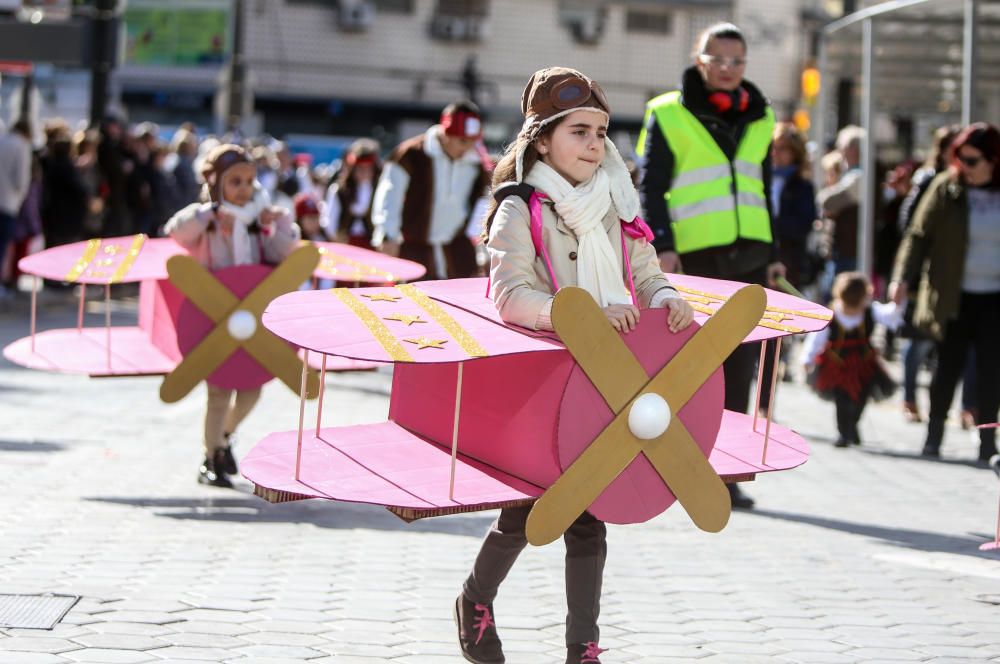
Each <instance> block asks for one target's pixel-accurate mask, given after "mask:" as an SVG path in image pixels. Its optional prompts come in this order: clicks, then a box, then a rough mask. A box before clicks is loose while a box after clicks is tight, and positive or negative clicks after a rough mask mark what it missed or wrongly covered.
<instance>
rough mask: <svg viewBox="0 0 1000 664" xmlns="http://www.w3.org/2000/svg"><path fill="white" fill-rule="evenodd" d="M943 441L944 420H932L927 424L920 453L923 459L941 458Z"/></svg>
mask: <svg viewBox="0 0 1000 664" xmlns="http://www.w3.org/2000/svg"><path fill="white" fill-rule="evenodd" d="M942 440H944V420H943V419H940V418H932V419H931V420H929V421H928V422H927V440H926V441H925V442H924V449H923V451H921V452H920V454H921V455H922V456H925V457H939V456H941V441H942Z"/></svg>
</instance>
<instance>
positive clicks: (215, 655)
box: [155, 646, 236, 662]
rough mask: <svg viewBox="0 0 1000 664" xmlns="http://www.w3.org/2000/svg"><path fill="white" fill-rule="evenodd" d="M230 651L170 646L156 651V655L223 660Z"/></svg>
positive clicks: (205, 660) (181, 658)
mask: <svg viewBox="0 0 1000 664" xmlns="http://www.w3.org/2000/svg"><path fill="white" fill-rule="evenodd" d="M230 652H236V651H227V650H223V649H222V648H199V647H188V646H168V647H166V648H161V649H159V650H157V651H156V653H155V655H156V657H157V658H159V659H166V660H170V659H176V660H197V661H203V662H221V661H223V660H224V659H226V658H227V657H228V656H229V653H230Z"/></svg>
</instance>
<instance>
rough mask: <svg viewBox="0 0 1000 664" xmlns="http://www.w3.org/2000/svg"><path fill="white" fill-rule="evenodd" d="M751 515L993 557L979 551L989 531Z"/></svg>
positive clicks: (910, 545)
mask: <svg viewBox="0 0 1000 664" xmlns="http://www.w3.org/2000/svg"><path fill="white" fill-rule="evenodd" d="M743 514H746V515H748V516H762V517H765V518H768V519H779V520H781V521H790V522H792V523H804V524H807V525H810V526H817V527H819V528H827V529H829V530H839V531H841V532H844V533H852V534H855V535H862V536H864V537H872V538H876V539H880V540H883V541H885V542H889V543H892V544H895V545H897V546H901V547H906V548H909V549H917V550H920V551H928V552H942V553H959V554H962V555H967V556H973V557H976V558H992V557H993V556H990V555H989V554H988V553H986V552H982V551H979V545H980V544H982V543H983V541H984V538H988V537H989V536H988V535H986V534H985V533H984V534H983V535H982V536H975V535H973V536H970V537H957V536H954V535H942V534H941V533H933V532H928V531H926V530H908V529H906V528H885V527H882V526H875V525H871V524H866V523H855V522H853V521H841V520H839V519H828V518H825V517H820V516H812V515H810V514H795V513H793V512H779V511H777V510H766V509H754V510H750V511H745V512H743Z"/></svg>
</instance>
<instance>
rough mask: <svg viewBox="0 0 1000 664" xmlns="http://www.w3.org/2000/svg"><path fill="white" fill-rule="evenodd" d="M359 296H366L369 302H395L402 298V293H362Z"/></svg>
mask: <svg viewBox="0 0 1000 664" xmlns="http://www.w3.org/2000/svg"><path fill="white" fill-rule="evenodd" d="M361 297H367V298H368V301H369V302H395V301H396V300H402V299H403V296H402V295H389V294H388V293H362V294H361Z"/></svg>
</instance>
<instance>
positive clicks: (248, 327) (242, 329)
mask: <svg viewBox="0 0 1000 664" xmlns="http://www.w3.org/2000/svg"><path fill="white" fill-rule="evenodd" d="M226 330H227V331H228V332H229V336H231V337H232V338H233V339H239V340H240V341H246V340H247V339H249V338H250V337H252V336H253V335H254V332H256V331H257V317H256V316H254V315H253V314H252V313H250V312H249V311H247V310H246V309H237V310H236V311H234V312H233V313H231V314H230V315H229V320H227V321H226Z"/></svg>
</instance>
